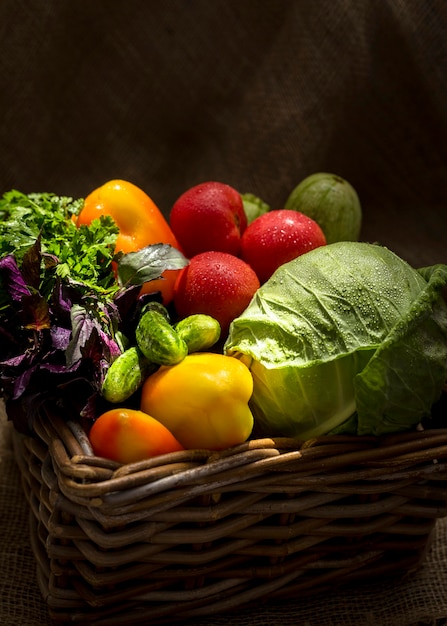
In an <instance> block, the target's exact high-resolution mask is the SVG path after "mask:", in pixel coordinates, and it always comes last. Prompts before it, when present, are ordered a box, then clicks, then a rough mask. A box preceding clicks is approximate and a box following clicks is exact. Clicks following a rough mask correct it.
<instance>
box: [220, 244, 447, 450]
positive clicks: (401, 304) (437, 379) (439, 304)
mask: <svg viewBox="0 0 447 626" xmlns="http://www.w3.org/2000/svg"><path fill="white" fill-rule="evenodd" d="M446 284H447V265H442V264H438V265H434V266H431V267H427V268H423V269H420V270H416V269H414V268H412V267H411V266H410V265H409V264H408V263H406V262H405V261H404V260H402V259H401V258H399V257H398V256H396V254H394V253H393V252H391V251H390V250H388V249H387V248H385V247H382V246H379V245H375V244H369V243H363V242H339V243H334V244H330V245H327V246H322V247H320V248H317V249H315V250H313V251H311V252H308V253H306V254H304V255H302V256H300V257H298V258H297V259H295V260H293V261H291V262H289V263H286V264H285V265H283V266H281V267H280V268H279V269H278V270H277V271H276V272H275V274H274V275H273V276H272V277H271V278H270V280H268V281H267V282H266V283H265V284H264V285H263V286H261V288H260V289H259V290H258V291H257V292H256V294H255V296H254V297H253V299H252V301H251V303H250V305H249V306H248V308H247V309H246V310H245V311H244V313H242V315H241V316H240V317H238V318H236V319H235V320H234V321H233V323H232V325H231V327H230V331H229V336H228V339H227V341H226V343H225V347H224V350H225V353H226V354H231V355H233V356H236V357H238V358H241V359H242V360H243V361H244V362H245V363H246V364H247V365H248V366H249V368H250V370H251V372H252V375H253V380H254V391H253V395H252V399H251V408H252V411H253V414H254V417H255V420H256V423H257V425H258V429H259V431H260V432H261V433H264V434H267V435H269V436H277V435H282V436H293V437H300V438H309V437H317V436H320V435H322V434H325V433H329V432H355V433H357V434H359V435H365V434H373V435H379V434H383V433H390V432H398V431H403V430H408V429H410V428H412V427H414V426H415V425H417V424H418V423H419V422H420V421H421V420H422V419H423V418H426V417H428V416H429V415H430V409H431V407H432V405H433V403H434V402H435V401H436V400H438V398H439V397H440V395H441V392H442V387H443V385H444V383H445V381H446V378H447V305H446V303H445V301H444V299H443V297H442V289H443V288H444V287H445V285H446Z"/></svg>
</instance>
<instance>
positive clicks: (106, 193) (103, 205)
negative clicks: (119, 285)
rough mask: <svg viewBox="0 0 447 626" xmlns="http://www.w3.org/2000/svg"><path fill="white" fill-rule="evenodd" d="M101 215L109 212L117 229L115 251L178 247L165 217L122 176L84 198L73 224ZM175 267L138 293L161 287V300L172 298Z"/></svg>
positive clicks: (88, 221) (146, 196)
mask: <svg viewBox="0 0 447 626" xmlns="http://www.w3.org/2000/svg"><path fill="white" fill-rule="evenodd" d="M101 215H110V216H111V217H112V218H113V220H114V222H115V224H116V225H117V227H118V229H119V234H118V237H117V241H116V246H115V251H116V252H124V253H125V254H126V253H127V252H135V251H136V250H140V249H141V248H144V247H145V246H148V245H150V244H154V243H166V244H170V245H171V246H173V247H174V248H177V249H178V250H181V248H180V246H179V243H178V241H177V239H176V237H175V235H174V233H173V232H172V230H171V228H170V226H169V224H168V222H167V220H166V219H165V217H164V216H163V214H162V213H161V211H160V209H159V208H158V207H157V206H156V204H155V203H154V202H153V200H152V199H151V198H150V197H149V196H148V195H147V194H146V193H145V192H144V191H143V190H142V189H140V188H139V187H137V186H136V185H134V184H133V183H130V182H128V181H125V180H110V181H108V182H106V183H105V184H104V185H102V186H101V187H98V188H97V189H95V190H94V191H92V192H91V193H90V194H89V195H88V196H87V197H86V198H85V200H84V206H83V208H82V210H81V212H80V213H79V215H78V218H77V221H76V223H77V225H78V226H81V225H82V224H90V223H91V222H92V221H93V220H94V219H95V218H99V217H100V216H101ZM178 272H179V270H166V271H165V272H164V273H163V278H161V279H160V280H155V281H150V282H149V283H147V284H146V285H144V286H143V288H142V293H149V292H153V291H161V293H162V297H163V303H164V304H168V303H169V302H170V301H171V300H172V296H173V291H174V283H175V280H176V277H177V274H178Z"/></svg>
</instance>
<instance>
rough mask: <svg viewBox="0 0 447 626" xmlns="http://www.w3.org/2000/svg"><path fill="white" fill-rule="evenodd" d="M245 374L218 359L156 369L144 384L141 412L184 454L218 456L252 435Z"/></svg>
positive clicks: (199, 356)
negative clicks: (169, 435) (206, 452)
mask: <svg viewBox="0 0 447 626" xmlns="http://www.w3.org/2000/svg"><path fill="white" fill-rule="evenodd" d="M252 392H253V378H252V375H251V373H250V370H249V369H248V368H247V366H246V365H244V364H243V363H242V362H241V361H239V360H238V359H235V358H234V357H231V356H225V355H223V354H215V353H210V352H196V353H193V354H189V355H188V356H187V357H186V358H185V359H183V361H181V362H180V363H178V364H176V365H170V366H163V367H160V369H159V370H157V371H156V372H155V373H154V374H151V375H150V376H149V377H148V378H147V379H146V381H145V383H144V385H143V388H142V395H141V405H140V408H141V410H142V411H144V412H145V413H148V414H149V415H151V416H152V417H154V418H155V419H157V420H159V421H160V422H161V423H162V424H163V425H164V426H166V428H167V429H168V430H169V431H170V432H171V433H172V434H173V435H174V437H175V438H176V439H177V440H178V441H179V442H180V443H181V444H182V446H183V447H184V448H187V449H207V450H223V449H225V448H229V447H231V446H233V445H237V444H239V443H242V442H244V441H245V440H246V439H247V438H248V437H249V436H250V434H251V431H252V429H253V415H252V413H251V410H250V408H249V406H248V401H249V399H250V397H251V394H252Z"/></svg>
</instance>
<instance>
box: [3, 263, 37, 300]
mask: <svg viewBox="0 0 447 626" xmlns="http://www.w3.org/2000/svg"><path fill="white" fill-rule="evenodd" d="M0 275H1V276H2V277H3V280H4V284H5V286H6V289H7V291H8V293H9V295H10V296H11V298H12V299H13V300H14V301H15V302H20V300H21V299H22V298H23V296H28V295H29V294H30V291H29V289H28V287H27V286H26V282H25V281H24V279H23V276H22V273H21V272H20V270H19V268H18V266H17V262H16V260H15V257H14V256H13V255H12V254H8V255H7V256H5V257H3V259H0Z"/></svg>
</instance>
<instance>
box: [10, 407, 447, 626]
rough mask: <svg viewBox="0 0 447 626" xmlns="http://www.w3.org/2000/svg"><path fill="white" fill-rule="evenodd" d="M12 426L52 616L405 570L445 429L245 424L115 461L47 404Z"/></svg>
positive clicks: (115, 621)
mask: <svg viewBox="0 0 447 626" xmlns="http://www.w3.org/2000/svg"><path fill="white" fill-rule="evenodd" d="M36 433H37V435H36V437H35V438H29V437H24V436H22V435H20V434H18V433H15V434H14V445H15V451H16V456H17V460H18V463H19V466H20V469H21V473H22V477H23V484H24V489H25V492H26V494H27V498H28V499H29V504H30V509H31V515H30V517H31V520H32V523H31V535H32V543H33V550H34V553H35V557H36V561H37V569H38V578H39V584H40V586H41V589H42V593H43V594H44V596H45V598H46V601H47V604H48V607H49V613H50V616H51V618H52V620H54V622H55V623H57V624H63V623H72V624H73V623H78V624H82V623H84V624H94V625H97V626H99V625H104V626H106V625H107V626H114V625H120V624H126V625H127V626H130V625H132V624H141V623H147V624H149V623H150V624H152V623H153V624H157V623H163V622H172V621H175V619H176V617H178V616H180V617H181V619H187V618H191V619H193V618H195V619H198V618H199V617H204V616H209V615H211V614H215V613H223V612H226V611H231V610H234V609H237V608H239V607H243V606H244V607H245V606H249V605H250V604H252V603H257V604H259V603H260V602H261V601H265V600H266V599H272V600H274V599H281V598H284V597H290V596H296V595H297V594H298V593H299V594H310V593H316V592H321V591H324V590H326V589H328V588H333V587H334V585H339V584H342V583H343V584H347V583H350V582H351V583H353V582H354V581H362V580H368V581H370V580H371V579H374V578H375V577H379V576H380V577H383V576H384V575H394V576H396V575H399V576H401V575H405V574H407V573H408V572H411V571H413V570H414V569H415V568H416V567H417V566H418V565H419V563H420V562H421V559H422V558H423V555H424V551H425V550H426V548H427V546H428V545H429V540H430V535H431V532H432V529H433V527H434V524H435V522H436V519H437V518H439V517H443V516H445V515H447V470H446V467H447V466H446V463H447V429H443V430H440V429H437V430H432V431H422V432H413V433H406V434H399V435H394V436H388V437H385V438H373V437H341V436H333V437H322V438H319V439H315V440H312V441H306V442H304V443H303V442H299V441H296V440H290V439H274V440H272V439H262V440H260V439H257V440H253V441H250V442H247V443H246V444H244V445H241V446H239V447H236V448H232V449H230V450H227V451H225V452H222V453H210V452H209V451H199V450H195V451H188V452H177V453H174V454H170V455H165V456H163V457H158V458H156V459H152V460H149V461H146V462H141V463H136V464H132V465H124V466H120V465H118V464H116V463H113V462H108V461H105V460H103V459H99V458H98V457H95V456H93V454H92V453H91V450H90V447H89V444H88V439H87V437H86V434H85V432H84V431H82V429H81V428H80V427H79V425H77V424H75V423H70V422H65V421H64V420H63V419H62V418H61V415H60V414H58V412H57V411H54V410H48V409H47V411H46V413H45V414H42V415H41V416H40V418H39V420H38V422H37V423H36Z"/></svg>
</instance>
